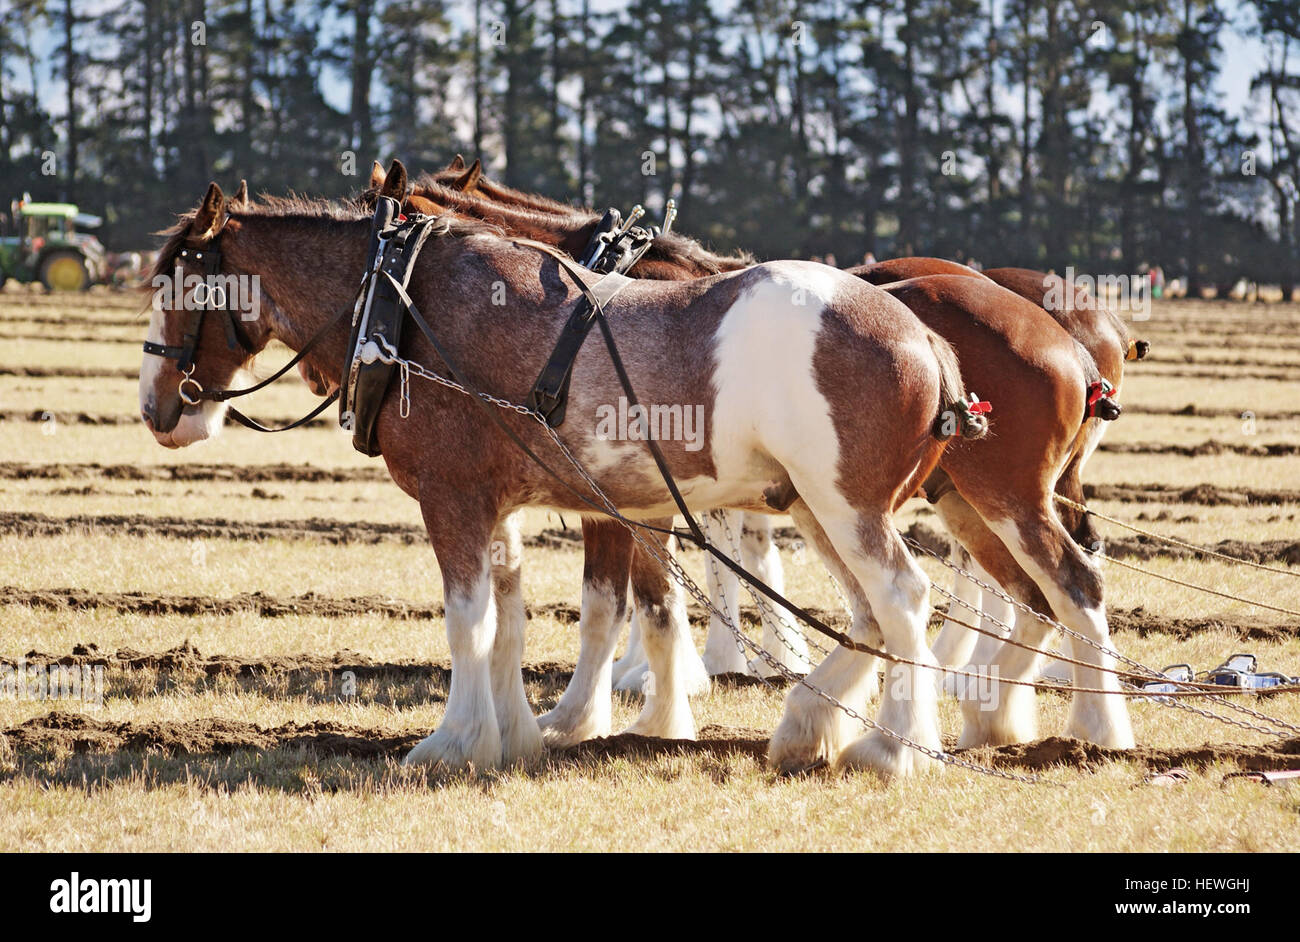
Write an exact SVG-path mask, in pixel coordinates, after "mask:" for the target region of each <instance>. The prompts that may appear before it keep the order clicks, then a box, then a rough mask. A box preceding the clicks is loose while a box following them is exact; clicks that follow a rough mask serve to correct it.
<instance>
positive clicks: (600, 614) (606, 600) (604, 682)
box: [538, 582, 624, 747]
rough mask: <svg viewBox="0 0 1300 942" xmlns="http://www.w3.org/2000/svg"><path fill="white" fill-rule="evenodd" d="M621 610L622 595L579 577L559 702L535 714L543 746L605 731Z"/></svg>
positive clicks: (622, 608) (587, 736)
mask: <svg viewBox="0 0 1300 942" xmlns="http://www.w3.org/2000/svg"><path fill="white" fill-rule="evenodd" d="M623 612H624V607H623V599H621V598H619V596H618V594H617V593H615V592H614V590H613V589H612V588H611V587H610V586H609V585H607V584H603V583H590V582H584V583H583V586H582V614H581V615H580V616H579V621H578V632H579V634H580V636H581V647H580V650H579V653H578V666H577V667H576V668H575V669H574V671H573V679H572V680H570V681H569V686H568V687H566V688H565V690H564V695H563V696H561V697H560V702H559V703H557V704H556V705H555V708H554V709H552V710H551V711H550V712H549V713H544V714H542V716H541V717H540V718H539V719H538V723H540V724H541V727H542V732H543V735H544V736H545V737H546V744H547V745H548V746H551V747H558V746H571V745H573V744H575V743H579V742H582V741H583V740H585V739H595V738H596V737H598V736H608V735H609V733H610V699H611V686H610V684H611V663H612V661H613V657H614V646H615V645H616V644H617V643H618V629H619V628H620V627H622V617H621V616H622V615H623Z"/></svg>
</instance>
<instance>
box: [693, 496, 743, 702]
mask: <svg viewBox="0 0 1300 942" xmlns="http://www.w3.org/2000/svg"><path fill="white" fill-rule="evenodd" d="M743 519H744V513H743V512H742V511H739V510H711V511H709V512H708V513H707V514H705V515H704V520H703V524H704V535H705V536H706V537H708V539H709V542H710V543H712V544H713V545H714V546H716V547H718V548H719V549H721V550H723V551H724V552H726V553H731V552H732V547H731V546H730V545H729V542H730V541H729V540H728V539H727V534H728V533H731V534H733V535H734V534H736V533H738V532H740V528H741V526H742V525H743V524H742V520H743ZM704 574H705V576H706V577H707V578H708V583H709V601H710V602H712V603H713V607H714V608H717V609H720V610H721V611H724V612H727V613H729V614H730V616H731V617H732V618H733V619H739V618H740V580H739V579H738V578H736V574H735V573H733V572H732V571H731V570H730V569H728V568H727V567H726V566H724V565H722V563H720V562H717V561H716V560H710V559H707V558H706V559H705V560H704ZM736 627H737V628H739V627H740V623H739V621H737V623H736ZM704 667H705V669H706V670H707V671H708V672H709V676H710V677H716V676H718V675H719V674H748V673H750V669H749V662H748V659H747V658H746V657H745V652H744V651H742V650H740V648H739V646H738V643H737V641H736V638H735V636H734V635H733V634H732V633H731V630H730V629H729V628H727V626H726V625H725V624H723V622H722V619H721V618H719V617H718V616H717V615H715V614H714V613H713V612H710V613H709V634H708V636H707V637H706V638H705V640H704Z"/></svg>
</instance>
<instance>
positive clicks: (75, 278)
mask: <svg viewBox="0 0 1300 942" xmlns="http://www.w3.org/2000/svg"><path fill="white" fill-rule="evenodd" d="M41 284H43V285H45V289H46V290H47V291H83V290H85V289H86V288H89V287H90V272H89V271H88V270H87V269H86V260H85V259H84V258H82V257H81V255H80V254H79V253H77V252H51V253H50V254H49V255H47V256H45V259H44V260H43V261H42V262H41Z"/></svg>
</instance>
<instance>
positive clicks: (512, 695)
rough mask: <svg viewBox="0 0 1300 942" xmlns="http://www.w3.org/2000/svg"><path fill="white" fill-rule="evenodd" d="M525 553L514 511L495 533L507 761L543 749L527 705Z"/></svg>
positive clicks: (497, 661)
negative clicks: (522, 667)
mask: <svg viewBox="0 0 1300 942" xmlns="http://www.w3.org/2000/svg"><path fill="white" fill-rule="evenodd" d="M523 551H524V543H523V538H522V537H521V536H520V534H519V520H518V516H517V515H515V514H512V515H511V516H509V517H506V519H505V520H503V521H501V524H500V525H499V526H498V527H497V529H496V532H494V533H493V534H492V545H491V551H490V557H491V563H492V597H493V600H494V601H495V602H496V611H497V631H496V639H495V641H494V643H493V645H492V701H493V703H494V704H495V706H496V714H497V727H498V729H499V730H500V731H501V757H502V759H503V760H504V761H505V763H506V764H507V765H509V764H510V763H511V762H514V761H516V760H517V759H531V758H533V757H535V756H538V755H540V754H541V752H542V733H541V730H540V729H538V726H537V719H536V718H535V717H534V716H533V710H532V707H530V706H529V705H528V696H527V694H526V693H525V692H524V678H523V674H522V672H521V671H520V664H521V663H522V662H523V657H524V632H525V629H526V628H527V626H528V612H527V610H526V609H525V607H524V591H523V584H522V574H521V571H522V568H523Z"/></svg>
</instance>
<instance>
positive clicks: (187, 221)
mask: <svg viewBox="0 0 1300 942" xmlns="http://www.w3.org/2000/svg"><path fill="white" fill-rule="evenodd" d="M226 212H227V217H228V219H233V220H235V221H238V220H241V219H255V218H262V219H286V220H326V221H328V222H340V223H355V222H360V221H361V220H363V219H369V218H370V216H371V213H369V212H366V211H365V210H363V209H360V208H358V207H357V205H356V204H355V203H354V202H352V201H340V200H331V199H325V198H323V197H311V196H302V195H300V194H297V193H290V194H289V195H288V196H270V195H267V194H263V195H261V196H259V197H258V198H257V200H256V201H255V202H254V201H252V200H249V201H248V202H246V203H244V204H243V205H242V206H241V207H239V208H238V209H235V208H233V207H230V206H227V210H226ZM197 214H198V211H197V210H194V209H191V210H189V211H188V212H184V213H181V214H179V215H178V216H177V217H176V222H175V223H174V224H173V225H171V226H169V227H168V228H166V229H162V230H159V231H158V232H155V233H154V235H157V236H162V237H163V238H164V239H165V241H164V242H163V244H162V246H161V247H160V248H159V249H158V257H157V259H156V260H155V261H154V264H153V269H152V270H151V271H150V273H149V278H148V280H147V281H146V282H145V284H144V285H143V288H144V290H145V291H149V290H151V289H150V287H149V285H150V284H151V283H152V281H153V279H154V278H155V277H157V276H158V275H166V274H170V273H171V269H172V267H173V265H174V263H175V260H176V255H177V253H179V252H180V250H181V249H182V248H184V247H185V244H186V241H187V238H188V236H189V231H190V226H191V225H192V224H193V223H194V217H195V216H196V215H197ZM430 234H431V235H434V236H452V237H454V238H466V237H468V236H474V235H493V236H498V237H500V236H504V235H505V232H504V231H503V230H502V228H501V227H500V226H495V225H492V224H491V223H489V222H484V221H483V220H481V219H474V218H472V217H466V216H458V215H455V214H446V215H443V216H440V217H438V222H437V224H435V225H434V227H433V229H432V230H431V231H430Z"/></svg>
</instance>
